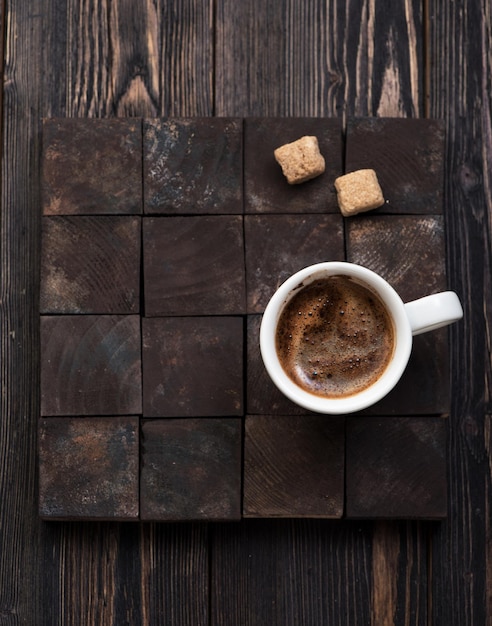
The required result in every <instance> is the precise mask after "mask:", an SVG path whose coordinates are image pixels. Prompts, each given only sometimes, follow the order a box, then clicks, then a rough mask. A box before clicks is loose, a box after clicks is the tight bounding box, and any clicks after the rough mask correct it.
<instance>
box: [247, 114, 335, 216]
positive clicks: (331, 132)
mask: <svg viewBox="0 0 492 626" xmlns="http://www.w3.org/2000/svg"><path fill="white" fill-rule="evenodd" d="M304 135H314V136H316V137H317V139H318V143H319V147H320V152H321V154H322V155H323V157H324V159H325V166H326V169H325V172H324V173H323V174H321V175H320V176H318V177H317V178H314V179H312V180H309V181H307V182H305V183H302V184H300V185H289V183H288V182H287V179H286V178H285V176H284V175H283V173H282V169H281V167H280V165H279V164H278V163H277V161H276V160H275V157H274V154H273V152H274V150H275V149H276V148H279V147H280V146H282V145H284V144H286V143H291V142H292V141H296V140H297V139H299V138H300V137H303V136H304ZM341 174H343V143H342V122H341V120H340V119H336V118H333V119H326V118H314V117H313V118H300V117H299V118H295V117H294V118H248V119H246V120H245V122H244V195H245V211H246V213H327V212H328V213H338V212H339V209H338V203H337V198H336V192H335V187H334V181H335V178H337V177H338V176H340V175H341Z"/></svg>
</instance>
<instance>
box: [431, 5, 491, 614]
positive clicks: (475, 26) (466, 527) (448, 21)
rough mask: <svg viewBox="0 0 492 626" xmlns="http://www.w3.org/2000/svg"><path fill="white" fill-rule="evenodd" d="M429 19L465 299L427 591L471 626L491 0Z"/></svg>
mask: <svg viewBox="0 0 492 626" xmlns="http://www.w3.org/2000/svg"><path fill="white" fill-rule="evenodd" d="M429 17H430V22H429V42H430V51H429V55H430V84H431V85H432V89H431V93H430V101H429V107H430V114H431V115H432V116H440V117H444V118H445V119H446V125H447V136H448V152H447V155H448V156H447V173H448V175H447V177H446V182H445V190H444V202H445V206H446V211H447V217H448V228H447V246H448V262H449V268H448V270H449V276H450V278H451V286H452V287H453V288H454V289H456V290H457V291H458V293H459V294H461V297H462V301H463V303H464V318H463V324H462V327H461V328H455V329H453V331H452V334H451V346H452V353H451V359H452V372H453V376H452V381H451V384H452V387H453V389H455V393H454V394H453V405H452V412H451V430H450V434H451V439H450V448H449V451H450V457H451V459H452V462H451V463H450V466H449V482H450V494H451V508H450V518H449V519H448V523H447V524H446V525H445V526H443V527H442V528H441V529H440V532H439V534H438V535H437V537H436V540H435V541H434V543H433V547H434V550H433V581H432V588H431V591H432V604H433V613H434V619H435V623H447V624H450V625H452V626H454V625H456V626H457V625H458V624H460V626H461V625H462V626H468V625H470V626H471V624H490V623H491V622H492V603H491V593H490V589H491V588H492V570H491V558H490V555H491V553H490V547H489V546H490V494H491V484H492V475H491V462H490V458H491V457H490V422H489V417H488V416H490V412H491V410H490V406H491V405H490V402H491V395H490V381H491V373H492V359H491V346H490V337H491V320H492V306H491V304H492V300H491V293H492V290H491V287H492V285H491V259H492V254H491V237H492V201H491V198H492V179H491V172H492V162H491V156H490V155H491V154H492V110H491V107H490V91H491V72H492V56H491V44H492V31H491V24H492V20H491V17H492V15H491V7H490V3H487V2H480V1H473V0H468V1H466V2H462V3H459V4H458V5H453V4H448V3H446V2H442V1H440V0H432V1H431V2H430V3H429ZM444 41H446V42H448V44H447V46H446V48H447V52H446V54H443V42H444Z"/></svg>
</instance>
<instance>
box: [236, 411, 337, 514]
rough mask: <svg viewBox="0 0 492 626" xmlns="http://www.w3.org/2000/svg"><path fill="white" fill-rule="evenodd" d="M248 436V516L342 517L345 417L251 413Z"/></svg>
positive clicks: (245, 506) (245, 510) (245, 484)
mask: <svg viewBox="0 0 492 626" xmlns="http://www.w3.org/2000/svg"><path fill="white" fill-rule="evenodd" d="M244 437H245V439H244V478H243V490H244V494H243V498H244V502H243V515H244V516H245V517H319V518H332V519H336V518H340V517H342V515H343V512H344V463H345V422H344V419H343V418H340V417H338V418H337V417H332V418H331V419H329V420H327V419H326V416H320V415H303V416H301V417H296V416H285V415H280V416H278V415H277V416H272V415H255V416H252V415H250V416H246V423H245V435H244Z"/></svg>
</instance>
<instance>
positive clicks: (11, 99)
mask: <svg viewBox="0 0 492 626" xmlns="http://www.w3.org/2000/svg"><path fill="white" fill-rule="evenodd" d="M15 4H16V6H15V7H12V3H10V2H6V3H2V9H1V11H2V21H3V24H4V25H5V29H4V30H3V31H2V49H3V51H4V65H3V66H2V68H3V72H4V73H3V110H2V112H1V113H2V164H1V178H2V188H1V199H0V202H1V207H0V388H1V393H0V416H1V419H0V494H1V500H2V506H1V509H0V528H1V529H2V530H1V533H0V553H1V555H2V557H1V559H0V620H1V621H3V622H4V623H5V624H15V623H19V621H24V622H29V621H36V620H37V619H38V617H37V616H40V615H42V612H43V608H42V601H41V585H40V578H39V577H40V572H42V568H43V565H42V564H43V558H42V546H41V543H40V530H41V525H40V522H39V520H38V519H37V513H36V510H35V509H36V499H37V494H36V491H37V490H36V470H35V464H36V460H35V454H36V453H35V450H36V427H35V426H36V416H37V415H38V413H39V400H38V394H37V393H33V390H34V389H35V388H38V386H39V368H38V367H37V361H38V358H39V347H38V341H39V332H38V328H39V323H38V321H36V318H38V306H37V301H38V294H39V290H38V286H37V282H38V280H37V276H38V269H39V245H38V244H39V205H38V202H37V198H38V193H39V181H38V176H37V174H36V172H38V170H39V150H40V142H39V119H38V112H39V111H40V108H41V81H40V79H41V56H40V53H41V49H42V38H41V23H40V20H39V18H33V17H32V15H34V14H36V15H39V14H40V11H41V7H40V3H39V2H21V3H15ZM14 9H15V10H14Z"/></svg>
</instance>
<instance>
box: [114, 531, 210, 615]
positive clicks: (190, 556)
mask: <svg viewBox="0 0 492 626" xmlns="http://www.w3.org/2000/svg"><path fill="white" fill-rule="evenodd" d="M209 528H210V524H207V523H204V522H200V523H195V524H193V523H188V524H172V523H168V524H152V523H146V524H143V525H141V528H140V533H141V539H140V554H139V559H140V560H141V564H142V576H141V581H139V583H140V585H141V589H142V599H143V602H142V610H141V613H140V614H139V613H136V616H137V617H136V619H135V622H138V621H139V619H141V623H142V625H143V626H167V625H168V624H176V625H177V626H194V625H195V624H196V626H207V625H208V624H209V623H210V622H209V617H208V615H209V608H208V607H209V594H210V580H209V554H210V537H209ZM137 560H138V559H137ZM140 585H139V586H140ZM123 606H124V604H123Z"/></svg>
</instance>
